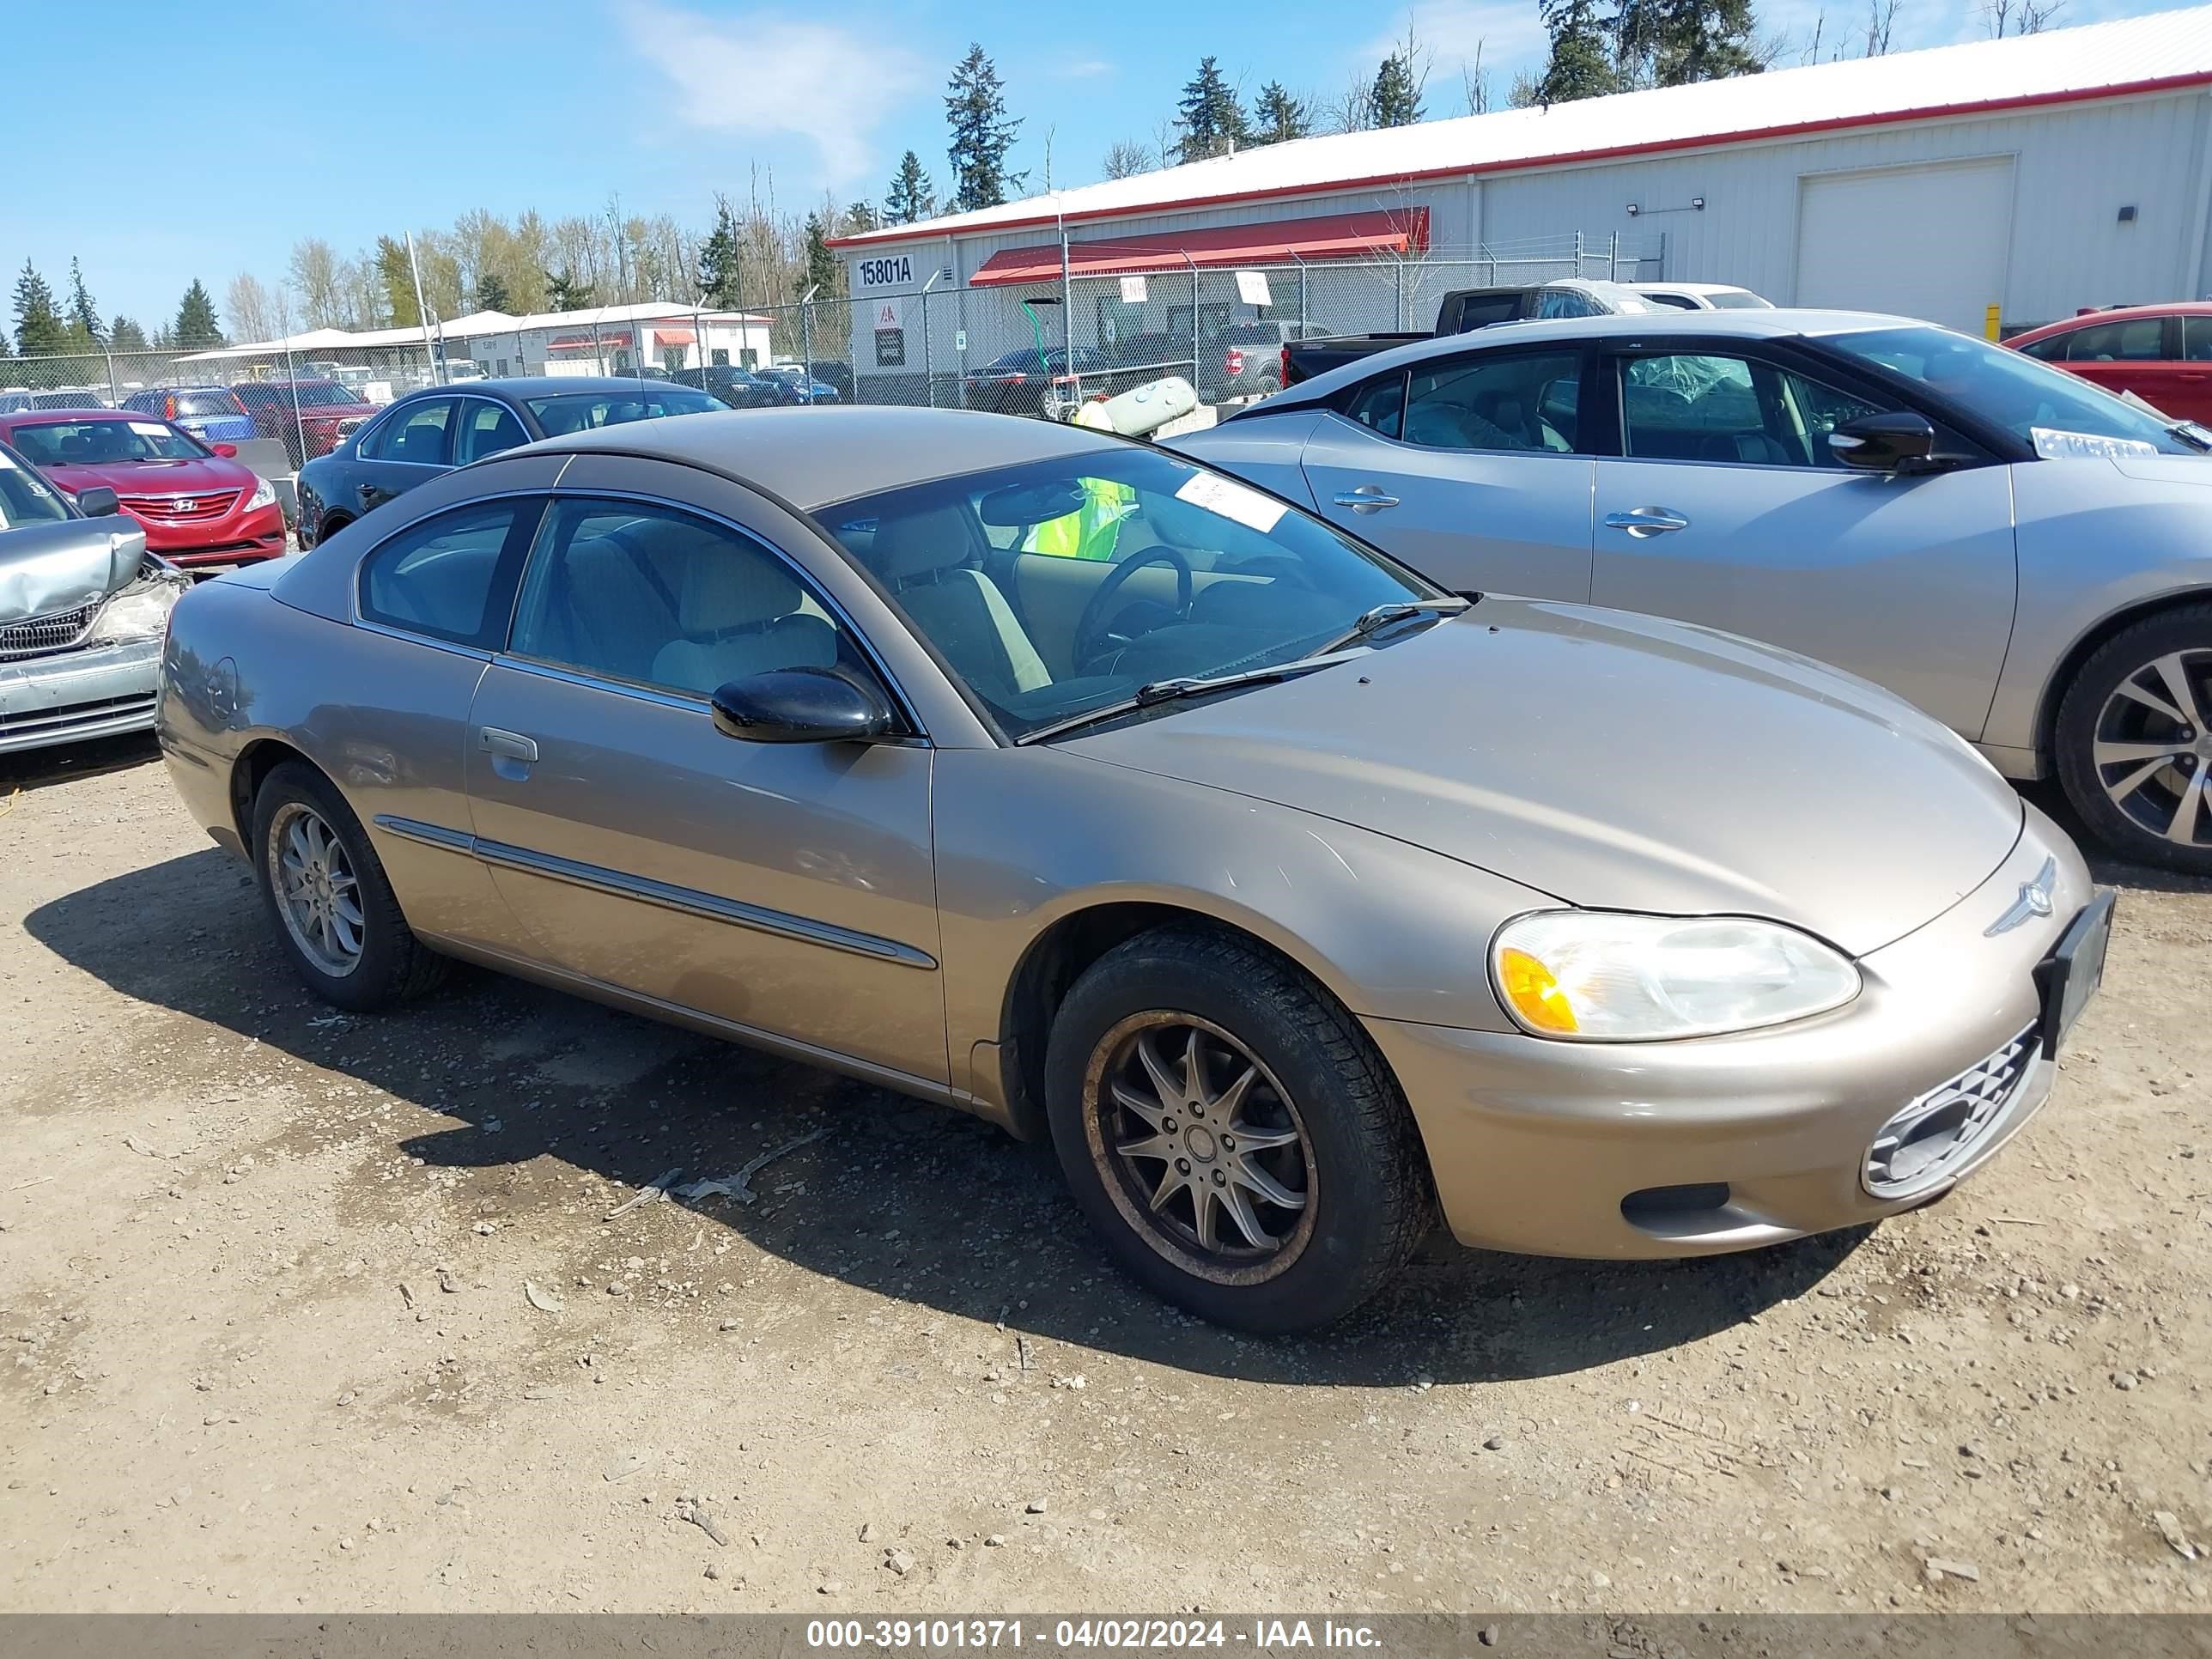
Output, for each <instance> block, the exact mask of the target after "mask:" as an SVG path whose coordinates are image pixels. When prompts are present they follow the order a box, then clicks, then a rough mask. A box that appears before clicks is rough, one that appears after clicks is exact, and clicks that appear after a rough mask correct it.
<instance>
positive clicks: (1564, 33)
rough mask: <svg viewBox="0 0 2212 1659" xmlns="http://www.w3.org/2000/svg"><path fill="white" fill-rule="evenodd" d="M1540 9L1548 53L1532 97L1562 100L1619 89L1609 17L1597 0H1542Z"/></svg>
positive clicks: (1548, 101)
mask: <svg viewBox="0 0 2212 1659" xmlns="http://www.w3.org/2000/svg"><path fill="white" fill-rule="evenodd" d="M1543 13H1544V27H1546V28H1547V29H1548V30H1550V31H1551V35H1552V57H1551V61H1550V62H1549V63H1547V64H1545V66H1544V72H1543V74H1542V75H1541V76H1538V77H1537V81H1536V84H1535V87H1534V93H1535V101H1536V102H1538V103H1540V104H1565V103H1571V102H1572V101H1573V100H1575V99H1577V98H1598V97H1602V96H1603V95H1604V94H1607V93H1608V92H1619V91H1620V70H1619V69H1618V68H1617V67H1616V66H1615V64H1614V61H1613V30H1612V20H1611V19H1610V18H1608V17H1606V16H1604V15H1601V13H1600V12H1599V10H1598V0H1544V3H1543Z"/></svg>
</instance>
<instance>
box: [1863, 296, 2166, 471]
mask: <svg viewBox="0 0 2212 1659" xmlns="http://www.w3.org/2000/svg"><path fill="white" fill-rule="evenodd" d="M1827 343H1828V344H1829V345H1831V346H1832V347H1834V348H1835V349H1837V350H1838V351H1841V352H1843V353H1844V355H1845V356H1851V357H1857V358H1860V359H1862V360H1863V361H1864V362H1870V363H1876V364H1879V365H1880V366H1881V368H1886V369H1888V370H1889V371H1890V372H1891V373H1893V374H1902V375H1904V376H1905V378H1906V379H1908V380H1917V381H1918V382H1919V383H1920V384H1921V385H1922V386H1926V387H1927V388H1928V389H1929V391H1930V392H1936V393H1937V394H1938V395H1940V396H1942V397H1944V398H1948V399H1950V400H1951V401H1952V402H1953V403H1955V404H1959V405H1960V406H1961V407H1962V408H1965V409H1968V410H1972V411H1973V412H1974V413H1975V414H1977V415H1978V416H1981V417H1982V418H1983V419H1984V420H1985V421H1990V422H1994V423H1995V424H1996V425H1998V426H2001V427H2002V428H2004V429H2005V430H2006V431H2008V432H2009V433H2011V434H2012V435H2013V436H2015V438H2018V439H2020V440H2021V441H2023V442H2025V443H2028V444H2033V445H2036V446H2037V447H2038V448H2039V451H2042V452H2043V453H2064V452H2063V449H2059V448H2055V447H2052V446H2051V441H2050V440H2049V438H2048V437H2046V438H2045V439H2044V440H2041V441H2039V439H2038V437H2037V434H2038V433H2039V432H2041V433H2044V434H2046V435H2049V434H2057V435H2061V437H2062V439H2063V435H2066V434H2069V433H2078V434H2081V435H2084V436H2087V437H2090V438H2113V439H2118V440H2120V441H2123V442H2129V443H2138V444H2147V445H2148V446H2149V447H2151V448H2152V449H2154V450H2155V451H2157V452H2158V453H2160V454H2166V455H2198V454H2202V453H2203V448H2202V447H2200V446H2199V445H2197V444H2193V443H2190V442H2186V441H2184V440H2183V439H2181V438H2179V437H2178V436H2177V435H2175V433H2174V431H2173V429H2172V423H2171V422H2166V421H2164V420H2161V419H2160V418H2159V417H2158V416H2156V415H2153V414H2149V413H2147V412H2146V411H2144V410H2141V409H2138V408H2136V406H2135V405H2134V404H2130V403H2125V402H2123V401H2122V400H2121V399H2120V398H2116V397H2114V396H2113V395H2112V393H2110V392H2106V391H2104V390H2103V389H2102V388H2100V387H2098V386H2092V385H2091V384H2090V383H2089V382H2088V381H2087V380H2081V379H2079V378H2077V377H2076V376H2075V375H2071V374H2067V373H2066V372H2065V371H2064V370H2063V369H2057V368H2047V367H2046V366H2045V365H2044V364H2042V363H2039V362H2036V361H2035V359H2034V358H2033V357H2029V356H2024V355H2022V354H2021V353H2020V352H2017V351H2007V350H2005V349H2003V348H2002V347H2001V346H1993V345H1990V344H1988V343H1985V342H1984V341H1981V340H1977V339H1973V338H1971V337H1968V336H1966V335H1964V334H1954V333H1952V332H1951V331H1949V330H1948V329H1942V328H1933V327H1928V326H1920V327H1913V328H1883V329H1869V330H1866V331H1863V332H1855V333H1850V334H1836V335H1831V336H1830V337H1828V340H1827Z"/></svg>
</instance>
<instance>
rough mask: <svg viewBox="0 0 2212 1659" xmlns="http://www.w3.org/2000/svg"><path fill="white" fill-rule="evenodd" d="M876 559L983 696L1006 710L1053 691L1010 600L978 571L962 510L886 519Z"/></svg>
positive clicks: (911, 612)
mask: <svg viewBox="0 0 2212 1659" xmlns="http://www.w3.org/2000/svg"><path fill="white" fill-rule="evenodd" d="M870 551H871V552H872V555H873V559H874V567H875V572H876V574H877V576H878V578H880V579H881V580H882V581H883V582H884V585H885V586H888V587H889V588H890V590H891V592H892V595H893V597H894V598H895V599H896V600H897V601H898V604H899V606H900V608H901V609H902V610H903V611H905V612H906V613H907V615H908V617H910V618H911V619H912V620H913V623H914V625H915V628H916V629H919V630H920V631H921V633H922V634H923V635H926V636H927V639H928V641H929V643H931V644H932V645H933V646H935V647H937V649H938V651H939V653H941V654H942V655H943V656H944V658H945V660H946V661H947V662H949V663H951V665H952V666H953V668H954V670H955V671H957V672H958V674H959V675H960V676H961V678H963V679H965V680H966V681H967V682H968V683H969V684H970V685H972V686H974V687H975V689H976V690H978V691H979V692H981V694H982V696H985V697H986V698H988V699H989V700H991V701H992V702H997V703H999V704H1000V705H1002V706H1003V705H1005V704H1006V703H1008V702H1012V700H1013V699H1014V697H1016V696H1018V695H1019V694H1020V693H1022V692H1024V691H1034V690H1036V689H1037V688H1038V687H1040V686H1043V685H1049V684H1051V683H1052V676H1051V674H1050V673H1049V672H1048V671H1047V670H1046V668H1045V665H1044V659H1042V657H1040V656H1038V654H1037V649H1036V646H1035V645H1034V644H1033V643H1031V642H1030V636H1029V635H1027V634H1026V633H1024V631H1023V629H1022V624H1021V622H1020V620H1019V619H1018V617H1016V616H1015V615H1014V609H1013V607H1012V605H1009V604H1007V603H1006V595H1005V594H1004V593H1001V592H1000V591H999V585H998V584H997V583H996V582H994V581H993V580H991V578H990V576H989V575H988V574H986V573H985V572H983V571H981V570H979V569H976V568H975V567H974V565H973V563H972V561H973V559H974V557H975V544H974V542H973V540H972V539H971V538H970V536H969V529H968V520H967V516H966V514H964V513H963V512H962V511H961V510H960V509H959V508H958V507H951V506H946V507H927V508H924V509H923V510H922V511H921V512H919V513H908V514H906V515H905V516H903V517H902V518H885V519H884V520H882V521H881V522H880V523H879V524H878V526H877V528H876V538H875V544H874V546H873V547H872V549H871V550H870Z"/></svg>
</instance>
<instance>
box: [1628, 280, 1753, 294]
mask: <svg viewBox="0 0 2212 1659" xmlns="http://www.w3.org/2000/svg"><path fill="white" fill-rule="evenodd" d="M1626 286H1627V287H1629V288H1632V289H1635V290H1636V291H1637V292H1638V293H1639V294H1646V293H1657V294H1748V293H1750V292H1751V290H1750V289H1747V288H1746V287H1745V286H1744V285H1743V284H1742V283H1627V284H1626Z"/></svg>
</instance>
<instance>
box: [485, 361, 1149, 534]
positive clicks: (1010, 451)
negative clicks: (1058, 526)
mask: <svg viewBox="0 0 2212 1659" xmlns="http://www.w3.org/2000/svg"><path fill="white" fill-rule="evenodd" d="M631 384H633V385H635V382H634V381H633V382H631ZM1125 444H1127V439H1124V438H1116V437H1113V436H1111V435H1108V434H1106V433H1102V432H1097V431H1094V430H1092V429H1091V428H1088V427H1079V426H1067V425H1062V424H1060V423H1058V422H1051V421H1039V420H1033V419H1030V418H1029V417H1027V416H1018V415H987V414H984V413H982V412H981V411H980V410H962V409H892V408H881V407H875V406H860V407H829V408H823V409H732V410H719V411H716V412H714V413H711V414H700V415H686V416H681V417H680V418H678V419H674V420H663V421H631V422H626V423H625V424H623V425H621V426H607V427H599V428H596V429H594V430H592V431H590V432H580V433H574V434H571V435H568V436H566V437H560V438H546V439H543V440H541V441H538V442H537V443H534V444H529V445H526V446H524V447H521V448H519V449H512V450H508V451H507V452H506V453H507V454H508V455H521V454H530V453H538V454H562V453H574V454H591V453H616V454H623V455H638V456H642V457H645V458H647V459H653V460H663V461H674V462H677V463H678V464H680V465H687V466H696V467H703V468H705V469H706V470H708V471H713V472H719V473H721V474H722V475H724V476H725V477H732V478H735V479H736V480H738V482H739V483H744V484H749V485H751V486H752V487H754V488H755V489H759V490H760V491H761V492H762V493H763V494H765V495H773V496H775V497H778V498H779V499H781V500H782V501H788V502H790V503H791V504H793V506H796V507H800V508H802V509H804V510H805V511H809V512H811V511H812V510H813V509H814V508H816V507H826V506H828V505H829V504H830V503H831V502H834V501H850V500H852V499H853V498H854V497H855V496H858V495H874V494H875V493H876V492H877V491H878V490H883V489H898V488H899V487H900V486H902V485H904V484H914V483H927V482H929V481H930V480H933V479H936V478H949V477H959V476H960V475H961V474H963V473H968V472H980V471H984V470H986V469H987V468H991V467H999V466H1018V465H1021V464H1023V463H1024V462H1026V461H1039V460H1048V459H1053V458H1054V457H1056V456H1062V455H1082V454H1088V453H1096V452H1097V451H1099V450H1102V449H1114V448H1118V447H1121V446H1123V445H1125Z"/></svg>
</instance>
